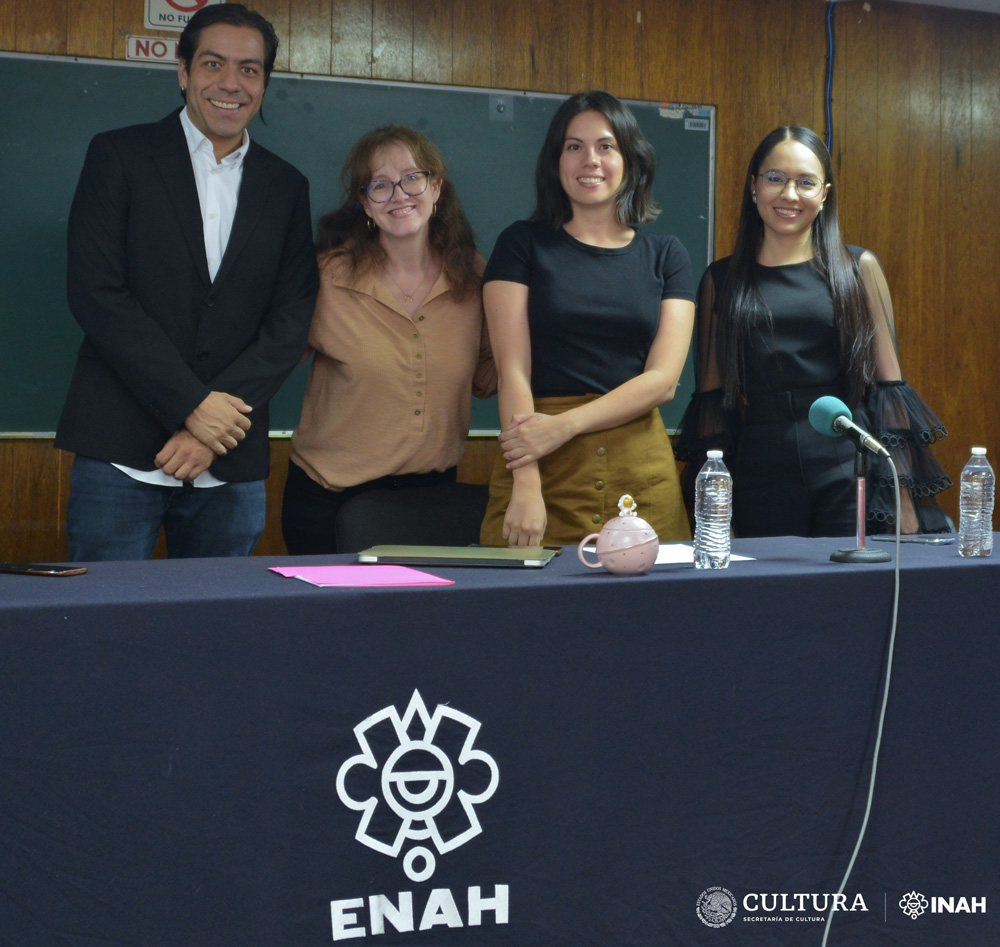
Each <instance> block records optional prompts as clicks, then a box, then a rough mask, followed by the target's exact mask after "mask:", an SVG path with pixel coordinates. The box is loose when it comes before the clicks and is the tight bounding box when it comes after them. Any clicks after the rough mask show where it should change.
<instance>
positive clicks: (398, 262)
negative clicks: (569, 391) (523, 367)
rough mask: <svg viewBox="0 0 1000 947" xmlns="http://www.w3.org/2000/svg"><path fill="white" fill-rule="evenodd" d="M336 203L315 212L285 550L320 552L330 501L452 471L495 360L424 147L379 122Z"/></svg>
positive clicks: (468, 265)
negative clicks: (303, 383) (313, 266)
mask: <svg viewBox="0 0 1000 947" xmlns="http://www.w3.org/2000/svg"><path fill="white" fill-rule="evenodd" d="M341 182H342V186H343V189H344V193H345V194H346V199H345V201H344V203H343V204H342V205H341V206H340V207H339V208H337V209H336V210H334V211H332V212H330V213H329V214H327V215H326V216H325V217H323V218H322V219H321V220H320V224H319V239H318V244H319V251H320V292H319V297H318V299H317V301H316V312H315V314H314V315H313V321H312V327H311V329H310V333H309V346H310V349H311V350H312V351H313V352H314V355H313V363H312V370H311V373H310V375H309V382H308V385H307V387H306V394H305V401H304V403H303V406H302V418H301V420H300V422H299V426H298V428H296V430H295V433H294V434H293V435H292V453H291V460H290V463H289V469H288V480H287V483H286V486H285V495H284V504H283V507H282V516H281V525H282V532H283V534H284V538H285V544H286V546H287V547H288V551H289V553H291V554H292V555H309V554H321V553H334V552H336V551H337V548H336V535H335V529H334V525H335V521H336V516H337V513H338V511H339V509H340V507H341V506H342V505H343V503H344V502H345V501H346V500H347V499H349V498H350V497H352V496H356V495H357V494H358V493H361V492H363V491H365V490H369V489H374V488H385V487H415V486H424V485H426V486H430V485H433V484H438V483H442V482H448V481H454V479H455V468H456V465H457V463H458V461H459V458H460V457H461V455H462V450H463V447H464V444H465V438H466V435H467V433H468V430H469V412H470V401H471V399H470V395H471V394H473V393H474V394H476V395H477V396H478V397H486V396H487V395H489V394H491V393H492V392H493V391H494V390H495V388H496V372H495V369H494V367H493V359H492V355H491V353H490V348H489V339H488V336H487V333H486V327H485V321H484V318H483V309H482V297H481V294H480V290H479V281H480V276H481V274H482V269H483V260H482V258H481V257H480V256H479V254H478V253H477V252H476V248H475V243H474V240H473V234H472V229H471V227H470V226H469V224H468V221H467V220H466V219H465V215H464V214H463V213H462V209H461V207H460V206H459V203H458V198H457V196H456V194H455V190H454V188H453V187H452V185H451V183H450V182H449V181H448V179H447V178H446V177H445V169H444V161H443V159H442V157H441V154H440V153H439V152H438V150H437V148H436V147H435V146H434V145H433V144H432V143H431V142H430V141H429V140H428V139H427V138H425V137H424V136H423V135H421V134H420V133H418V132H415V131H413V130H411V129H409V128H402V127H389V128H381V129H378V130H376V131H373V132H370V133H368V134H367V135H365V136H363V137H362V138H361V139H360V140H359V141H358V142H357V143H356V144H355V145H354V147H353V148H352V149H351V152H350V154H349V155H348V156H347V160H346V162H345V164H344V169H343V171H342V174H341Z"/></svg>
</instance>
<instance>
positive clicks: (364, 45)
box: [331, 0, 372, 79]
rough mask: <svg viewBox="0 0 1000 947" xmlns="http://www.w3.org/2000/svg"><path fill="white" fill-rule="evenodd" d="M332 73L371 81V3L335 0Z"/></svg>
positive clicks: (360, 0)
mask: <svg viewBox="0 0 1000 947" xmlns="http://www.w3.org/2000/svg"><path fill="white" fill-rule="evenodd" d="M332 30H333V33H332V54H331V74H332V75H335V76H349V77H352V78H359V79H370V78H371V75H372V8H371V0H333V16H332Z"/></svg>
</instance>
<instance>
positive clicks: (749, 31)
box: [0, 0, 1000, 559]
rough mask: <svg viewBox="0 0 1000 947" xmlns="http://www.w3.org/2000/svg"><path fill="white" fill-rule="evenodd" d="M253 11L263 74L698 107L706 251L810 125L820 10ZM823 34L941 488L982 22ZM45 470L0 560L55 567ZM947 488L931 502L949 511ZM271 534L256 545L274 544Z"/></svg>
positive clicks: (899, 14)
mask: <svg viewBox="0 0 1000 947" xmlns="http://www.w3.org/2000/svg"><path fill="white" fill-rule="evenodd" d="M251 2H252V3H253V6H254V7H255V8H257V9H259V10H261V11H262V12H264V13H265V15H267V16H268V17H269V18H270V19H272V22H274V24H275V27H276V29H277V30H278V33H279V36H280V39H281V44H282V45H281V52H280V56H279V60H278V63H279V69H288V70H291V71H295V72H303V73H312V74H318V75H338V76H347V77H359V78H372V77H373V76H379V77H383V78H394V79H401V80H413V81H422V82H434V83H441V84H448V83H453V84H456V85H463V86H477V87H486V88H511V89H525V90H529V91H546V92H555V93H569V92H573V91H578V90H580V89H584V88H593V87H603V88H608V89H610V91H612V92H614V93H616V94H618V95H620V96H622V97H625V98H647V99H654V100H664V99H668V100H672V101H687V102H706V103H710V104H714V105H716V106H717V107H718V129H717V182H716V221H715V225H716V247H717V253H718V255H723V254H725V253H728V252H729V249H730V247H731V245H732V241H733V239H734V236H735V232H736V223H737V214H738V210H739V199H740V194H741V190H742V186H743V175H744V173H745V167H746V162H747V160H748V157H749V154H750V151H751V150H752V148H753V147H754V145H755V144H756V143H757V141H758V140H759V139H760V138H761V137H762V136H763V135H764V134H766V133H767V132H768V131H769V130H770V129H771V128H773V127H774V126H775V125H778V124H783V123H788V122H801V123H804V124H808V125H810V126H811V127H813V128H815V129H816V130H817V131H818V132H820V133H822V132H823V131H824V130H825V115H824V92H825V90H824V78H825V76H824V70H825V61H826V35H825V21H824V15H823V10H824V5H823V4H822V3H820V2H815V3H810V4H802V3H801V2H799V0H741V2H739V3H736V2H733V0H631V2H630V3H628V4H627V5H624V6H623V5H622V4H609V3H607V2H606V0H577V2H576V3H570V2H569V0H256V2H253V0H251ZM142 20H143V0H94V2H93V3H90V4H87V5H86V6H84V7H80V6H79V5H73V6H72V8H71V7H70V3H69V0H18V2H15V0H0V49H7V50H14V51H17V52H24V53H57V54H59V53H70V54H73V55H87V56H97V57H100V56H113V57H115V58H122V57H123V56H124V36H125V34H127V33H141V34H145V33H148V32H150V31H148V30H146V28H145V27H144V26H143V22H142ZM835 23H836V36H837V59H836V74H835V86H834V116H835V137H834V161H835V166H836V168H837V172H838V182H839V192H840V193H839V198H840V211H841V221H842V225H843V230H844V235H845V238H846V239H847V240H849V241H850V242H852V243H858V244H861V245H864V246H869V247H871V248H872V249H873V250H875V251H876V252H877V253H878V254H879V256H880V258H881V259H882V261H883V263H884V265H885V268H886V273H887V276H888V278H889V283H890V287H891V288H892V291H893V296H894V299H895V303H896V308H897V313H898V320H899V341H900V349H901V356H902V360H903V365H904V371H905V372H906V374H907V375H908V376H909V377H910V378H911V380H912V381H914V382H915V383H916V385H917V386H918V388H919V390H920V391H921V393H922V394H923V395H924V397H925V398H926V400H927V401H928V403H929V404H930V405H931V406H932V407H933V408H934V409H935V410H936V411H937V412H938V413H939V414H940V415H941V417H942V418H943V419H944V420H945V422H946V424H947V425H948V427H949V429H950V430H951V432H952V433H951V437H949V438H948V440H946V441H945V442H944V443H943V444H942V445H940V447H939V454H940V456H941V457H942V459H943V460H944V462H945V464H946V466H947V468H948V470H949V472H950V473H951V475H952V477H953V478H955V479H957V477H958V473H959V470H960V468H961V466H962V463H963V462H964V461H965V459H966V457H967V455H968V452H969V448H970V446H971V445H972V444H973V443H985V444H986V445H987V446H988V447H989V448H990V453H991V456H992V457H994V459H1000V403H998V399H997V398H996V397H995V395H993V394H992V393H993V392H995V390H996V375H997V365H998V363H1000V303H998V296H1000V254H998V253H997V249H996V248H997V246H1000V215H997V214H996V213H995V212H993V208H996V207H998V206H1000V16H991V15H989V14H978V13H970V12H965V11H955V10H945V9H940V8H928V7H925V6H915V5H909V4H905V3H896V2H892V0H871V2H869V3H868V4H862V3H847V4H840V5H838V6H837V8H836V19H835ZM162 35H172V34H162ZM376 53H377V55H376ZM275 107H277V106H275ZM987 393H989V394H987ZM491 450H495V444H494V443H492V442H478V443H477V442H473V443H472V444H471V445H470V455H469V456H470V458H476V459H474V460H473V459H470V461H469V467H468V470H471V471H472V473H471V474H469V476H471V477H472V478H473V479H485V477H486V475H487V473H488V463H485V465H483V464H481V463H480V461H481V460H482V459H483V458H484V457H487V456H489V455H490V451H491ZM275 452H276V459H275V470H276V474H275V476H273V477H272V483H270V484H269V494H271V496H272V507H275V506H276V500H275V499H274V498H275V497H276V496H280V484H281V482H283V476H284V461H283V458H282V456H281V448H280V446H277V447H275ZM60 456H61V455H60V454H59V452H57V451H54V450H49V449H47V448H45V447H40V446H39V444H38V443H37V442H36V443H32V442H27V441H13V442H11V441H7V442H4V443H3V444H2V446H0V476H2V478H3V479H2V480H0V511H3V512H4V513H5V515H6V517H10V519H6V518H5V520H4V521H3V522H2V523H0V549H3V548H6V549H20V550H22V552H21V554H20V555H22V556H26V555H38V556H39V557H41V558H50V559H55V558H58V557H59V555H60V554H61V553H60V549H61V548H63V547H62V546H61V544H62V543H63V542H64V540H63V537H62V534H61V523H62V515H63V514H62V504H63V502H64V497H65V483H64V481H65V479H66V477H67V468H66V465H65V464H62V465H61V464H60V462H59V458H60ZM998 466H1000V464H998ZM480 468H481V469H480ZM29 471H30V472H34V474H35V475H36V480H37V488H36V489H33V490H32V491H31V493H30V495H29V496H25V495H24V494H23V492H17V491H19V490H21V488H20V487H18V486H14V485H13V483H12V481H11V480H9V479H8V478H9V477H12V476H15V475H16V476H17V477H19V478H23V477H24V476H25V474H26V472H29ZM278 471H280V473H279V472H278ZM4 491H6V492H4ZM12 491H13V492H12ZM951 494H952V495H951V496H947V497H946V499H945V503H944V505H945V508H946V509H947V510H948V511H949V512H950V513H952V515H955V514H957V497H956V496H955V494H956V491H951ZM39 511H42V512H41V513H39ZM19 517H20V518H19ZM275 522H276V521H274V520H273V519H272V520H269V526H268V533H267V535H266V537H265V538H266V542H265V543H264V544H262V548H263V549H267V550H271V551H274V550H275V549H277V548H279V547H280V533H278V532H276V527H275ZM43 524H45V525H43ZM40 528H41V530H42V532H43V533H45V534H46V536H47V538H46V539H45V540H40V539H39V536H40V533H39V529H40ZM275 536H278V539H277V540H275ZM12 537H16V539H14V538H12ZM25 537H29V538H28V539H25ZM38 542H41V543H42V545H41V546H39V545H37V543H38ZM276 544H277V545H276ZM43 549H47V550H48V554H47V555H42V552H43ZM32 550H33V551H32Z"/></svg>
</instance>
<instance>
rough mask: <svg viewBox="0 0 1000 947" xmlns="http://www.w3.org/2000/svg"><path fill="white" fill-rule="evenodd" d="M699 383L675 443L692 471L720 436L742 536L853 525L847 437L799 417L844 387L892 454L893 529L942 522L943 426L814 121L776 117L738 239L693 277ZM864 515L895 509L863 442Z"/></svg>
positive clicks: (877, 462) (884, 475) (887, 518)
mask: <svg viewBox="0 0 1000 947" xmlns="http://www.w3.org/2000/svg"><path fill="white" fill-rule="evenodd" d="M698 304H699V316H698V346H699V358H698V391H697V393H696V394H695V395H694V397H693V399H692V402H691V405H690V406H689V408H688V410H687V413H686V414H685V418H684V422H683V434H682V437H681V441H680V443H679V445H678V455H679V456H680V457H681V458H682V459H685V460H687V461H688V463H689V468H690V469H691V471H692V473H696V472H697V468H698V467H699V466H700V462H701V461H702V460H703V459H704V456H705V455H704V451H705V450H706V449H707V448H710V447H719V448H722V449H723V450H724V451H726V454H727V461H728V463H729V465H730V470H731V471H732V473H733V490H734V494H733V523H734V529H735V531H736V533H737V535H740V536H781V535H802V536H848V535H851V534H853V533H854V531H855V526H856V514H855V490H854V485H855V474H854V454H855V449H854V446H853V444H852V443H851V442H850V441H848V440H847V439H846V438H842V437H841V438H831V437H826V436H824V435H822V434H819V433H818V432H816V431H814V430H813V428H812V427H811V425H810V424H809V408H810V406H811V405H812V403H813V402H814V401H815V400H816V399H817V398H819V397H821V396H823V395H833V396H835V397H837V398H840V399H841V400H842V401H844V402H845V403H846V404H847V405H848V406H849V407H850V409H851V410H852V412H853V413H854V415H855V420H856V421H857V423H858V424H860V426H861V427H864V428H865V429H867V430H870V431H872V433H874V434H875V436H876V437H878V438H879V439H880V440H881V441H882V442H883V444H885V446H886V447H888V448H889V450H890V452H891V453H892V456H893V462H894V463H895V465H896V467H897V470H898V471H899V476H900V485H901V487H902V492H903V506H902V529H903V531H904V532H917V531H932V530H939V529H944V528H947V523H946V520H945V518H944V515H943V514H942V513H941V510H940V509H939V507H938V506H937V503H936V501H935V500H934V498H933V497H934V494H936V493H938V492H939V491H941V490H943V489H944V488H945V487H947V486H949V485H950V483H951V480H950V479H949V478H948V476H947V474H946V473H945V472H944V470H943V468H942V467H941V466H940V464H939V463H938V462H937V460H936V458H935V457H934V455H933V453H932V452H931V451H930V450H929V449H928V445H929V444H931V443H933V442H934V441H935V440H938V439H940V438H942V437H944V436H945V435H946V434H947V431H946V429H945V427H944V425H943V424H942V423H941V421H940V420H938V418H937V417H936V416H935V415H934V414H933V412H931V410H930V409H929V408H928V407H927V405H925V404H924V402H923V401H922V399H921V398H920V396H919V395H918V394H917V393H916V392H915V391H914V390H913V389H912V388H910V387H909V385H908V384H907V383H906V381H905V380H904V379H903V377H902V374H901V372H900V366H899V358H898V354H897V351H896V340H895V328H894V322H893V311H892V301H891V299H890V296H889V288H888V285H887V283H886V279H885V274H884V273H883V271H882V267H881V264H880V263H879V261H878V259H877V258H876V256H875V255H874V254H873V253H872V252H871V251H869V250H864V249H862V248H860V247H847V246H845V245H844V243H843V241H842V239H841V236H840V226H839V222H838V219H837V188H836V183H835V181H834V176H833V164H832V162H831V160H830V154H829V152H828V151H827V149H826V146H825V145H824V144H823V142H822V140H821V139H820V138H819V136H817V135H816V133H815V132H813V131H811V130H810V129H808V128H804V127H802V126H798V125H793V126H785V127H782V128H777V129H775V130H774V131H773V132H771V134H769V135H768V136H767V137H766V138H765V139H764V140H763V141H762V142H761V143H760V145H759V146H758V147H757V150H756V151H755V152H754V155H753V157H752V158H751V160H750V165H749V168H748V170H747V177H746V185H745V187H744V194H743V207H742V211H741V215H740V225H739V231H738V234H737V238H736V248H735V251H734V253H733V255H732V256H731V257H727V258H725V259H723V260H718V261H716V262H715V263H713V264H711V266H709V268H708V270H707V271H706V273H705V275H704V277H703V278H702V281H701V286H700V288H699V300H698ZM868 490H869V497H868V509H867V518H868V522H869V524H870V526H871V528H872V530H873V531H875V530H880V531H886V529H887V528H888V527H889V526H892V525H894V523H895V503H894V499H893V491H892V475H891V470H890V469H889V467H888V464H887V463H886V462H885V461H883V460H881V459H880V458H876V457H874V456H873V457H871V465H870V468H869V476H868Z"/></svg>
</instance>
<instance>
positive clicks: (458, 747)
mask: <svg viewBox="0 0 1000 947" xmlns="http://www.w3.org/2000/svg"><path fill="white" fill-rule="evenodd" d="M479 728H480V723H479V721H478V720H475V719H473V718H472V717H470V716H469V715H468V714H464V713H461V712H460V711H457V710H453V709H452V708H451V707H445V706H443V705H441V704H438V706H437V707H436V708H435V710H434V713H433V714H431V713H429V712H428V710H427V707H426V706H425V704H424V701H423V698H422V697H421V696H420V693H419V691H414V692H413V696H412V697H411V698H410V703H409V705H408V706H407V708H406V710H405V711H404V713H403V715H402V716H400V714H399V713H398V711H397V710H396V708H395V707H392V706H390V707H384V708H383V709H382V710H380V711H378V712H377V713H375V714H372V716H370V717H369V718H368V719H367V720H365V721H363V722H362V723H360V724H358V726H356V727H355V728H354V734H355V736H356V737H357V740H358V745H359V746H360V747H361V752H360V753H359V754H358V755H357V756H352V757H351V758H350V759H349V760H347V761H346V762H345V763H344V764H343V765H342V766H341V767H340V771H339V772H338V773H337V795H338V796H339V797H340V801H341V802H343V804H344V805H345V806H347V807H348V808H349V809H355V810H357V811H358V812H361V813H362V816H361V822H360V824H359V825H358V831H357V833H356V834H355V838H356V839H357V840H358V841H359V842H361V843H362V844H363V845H367V846H368V847H369V848H371V849H374V850H375V851H376V852H381V853H382V854H383V855H391V856H392V857H393V858H398V857H399V854H400V853H401V852H402V850H403V848H404V846H405V845H406V842H407V841H408V840H410V841H416V840H421V841H422V840H430V842H432V843H433V846H434V848H435V849H436V850H437V853H438V854H439V855H440V854H444V853H446V852H450V851H453V850H454V849H456V848H458V847H459V846H460V845H464V844H465V843H466V842H468V841H469V839H471V838H474V837H475V836H476V835H478V834H479V833H480V832H482V826H481V825H480V823H479V819H478V817H477V816H476V811H475V807H476V806H477V805H480V804H481V803H483V802H486V800H488V799H489V798H490V797H491V796H492V795H493V794H494V793H495V792H496V789H497V785H498V784H499V782H500V773H499V770H498V769H497V764H496V762H495V761H494V759H493V757H491V756H490V755H489V754H487V753H484V752H482V751H481V750H476V749H474V744H475V741H476V737H477V736H478V735H479ZM352 789H353V790H354V792H353V793H352V791H351V790H352ZM359 790H361V792H360V793H359ZM435 868H436V859H435V855H434V852H432V851H431V849H430V848H429V847H427V846H425V845H415V846H413V847H412V848H410V849H409V850H408V851H407V852H406V854H405V856H404V858H403V870H404V871H405V872H406V876H407V878H409V879H410V880H411V881H416V882H420V881H426V880H427V879H428V878H430V876H431V875H433V874H434V869H435Z"/></svg>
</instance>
